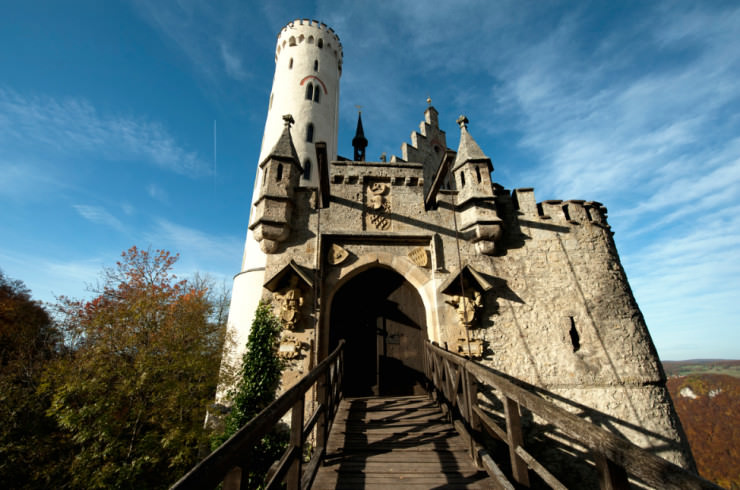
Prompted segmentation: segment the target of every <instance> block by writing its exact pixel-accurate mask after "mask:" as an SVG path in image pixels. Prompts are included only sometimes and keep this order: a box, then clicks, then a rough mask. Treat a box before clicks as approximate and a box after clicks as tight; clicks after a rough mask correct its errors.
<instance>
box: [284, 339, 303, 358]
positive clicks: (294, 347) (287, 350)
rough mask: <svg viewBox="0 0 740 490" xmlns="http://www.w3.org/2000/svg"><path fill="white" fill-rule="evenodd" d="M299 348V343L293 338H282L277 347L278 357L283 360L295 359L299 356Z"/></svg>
mask: <svg viewBox="0 0 740 490" xmlns="http://www.w3.org/2000/svg"><path fill="white" fill-rule="evenodd" d="M301 347H302V346H301V342H300V341H299V340H298V339H296V338H295V337H292V336H286V337H283V338H282V339H280V346H278V356H280V357H281V358H283V359H296V358H297V357H300V355H301Z"/></svg>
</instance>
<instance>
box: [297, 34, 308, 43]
mask: <svg viewBox="0 0 740 490" xmlns="http://www.w3.org/2000/svg"><path fill="white" fill-rule="evenodd" d="M304 39H306V37H305V36H304V35H303V34H301V35H300V36H298V42H299V43H302V42H303V40H304Z"/></svg>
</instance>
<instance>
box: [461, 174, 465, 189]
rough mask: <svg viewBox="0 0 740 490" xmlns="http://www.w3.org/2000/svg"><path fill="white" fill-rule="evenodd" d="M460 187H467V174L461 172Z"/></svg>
mask: <svg viewBox="0 0 740 490" xmlns="http://www.w3.org/2000/svg"><path fill="white" fill-rule="evenodd" d="M460 187H465V172H463V171H462V170H460Z"/></svg>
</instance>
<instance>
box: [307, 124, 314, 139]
mask: <svg viewBox="0 0 740 490" xmlns="http://www.w3.org/2000/svg"><path fill="white" fill-rule="evenodd" d="M306 141H307V142H308V143H313V123H308V126H306Z"/></svg>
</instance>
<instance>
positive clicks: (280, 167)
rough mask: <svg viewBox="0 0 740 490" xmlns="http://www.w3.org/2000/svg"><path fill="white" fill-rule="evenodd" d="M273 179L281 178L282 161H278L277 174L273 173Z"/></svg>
mask: <svg viewBox="0 0 740 490" xmlns="http://www.w3.org/2000/svg"><path fill="white" fill-rule="evenodd" d="M275 180H276V181H278V182H280V181H281V180H283V164H282V163H278V168H277V174H276V175H275Z"/></svg>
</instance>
